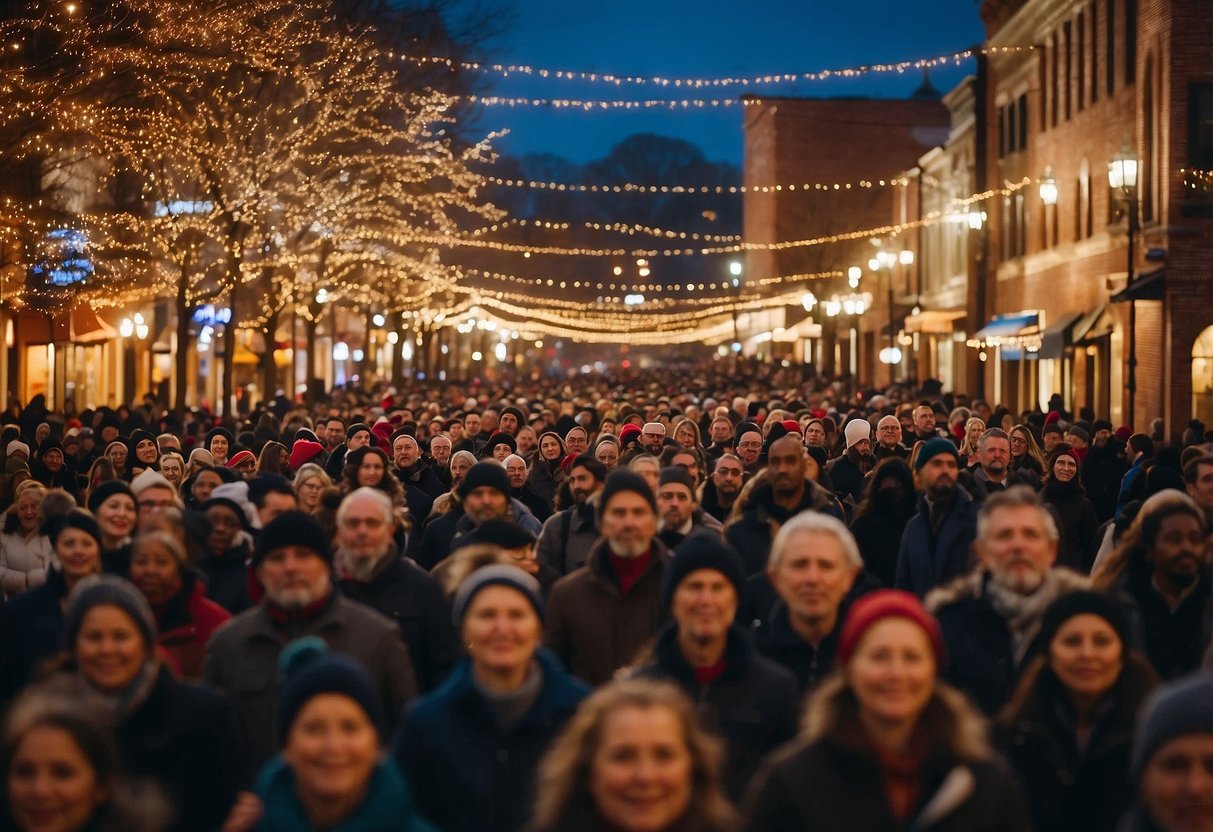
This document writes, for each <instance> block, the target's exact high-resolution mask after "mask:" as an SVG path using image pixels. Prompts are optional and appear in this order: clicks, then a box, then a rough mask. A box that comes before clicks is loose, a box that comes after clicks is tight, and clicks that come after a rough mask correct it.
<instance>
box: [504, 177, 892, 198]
mask: <svg viewBox="0 0 1213 832" xmlns="http://www.w3.org/2000/svg"><path fill="white" fill-rule="evenodd" d="M485 181H487V182H489V183H491V184H493V185H500V186H502V187H505V188H533V189H536V190H547V191H560V192H571V193H590V194H718V195H723V194H747V193H749V194H771V193H778V192H780V191H797V190H799V191H850V190H860V189H865V190H867V189H872V188H886V187H889V188H891V187H898V186H900V187H904V186H906V185H908V184H910V180H909V179H907V178H905V177H898V178H895V179H871V180H869V179H861V180H859V181H858V182H805V183H800V184H797V183H795V182H790V183H788V184H786V185H784V184H776V185H641V184H636V183H633V182H626V183H623V184H589V185H585V184H577V183H570V182H543V181H538V180H533V179H532V180H526V179H504V178H502V177H499V176H485Z"/></svg>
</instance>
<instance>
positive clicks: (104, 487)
mask: <svg viewBox="0 0 1213 832" xmlns="http://www.w3.org/2000/svg"><path fill="white" fill-rule="evenodd" d="M115 494H125V495H126V496H128V497H130V498H131V502H132V503H133V502H135V492H134V491H131V487H130V486H129V485H127V484H126V483H124V482H123V481H122V480H106V481H105V482H102V483H98V484H97V487H96V488H94V489H93V490H92V491H91V492H90V493H89V495H88V505H87V508H88V510H89V511H91V512H92V513H93V514H96V513H97V509H99V508H101V504H102V503H104V502H105V501H106V500H108V499H109V498H110V497H113V496H114V495H115Z"/></svg>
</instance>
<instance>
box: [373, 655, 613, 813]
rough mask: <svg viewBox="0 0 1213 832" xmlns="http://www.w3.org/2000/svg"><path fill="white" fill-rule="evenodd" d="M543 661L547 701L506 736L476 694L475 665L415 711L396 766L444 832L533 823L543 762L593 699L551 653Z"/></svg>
mask: <svg viewBox="0 0 1213 832" xmlns="http://www.w3.org/2000/svg"><path fill="white" fill-rule="evenodd" d="M535 658H536V660H537V661H538V662H539V667H540V669H541V670H542V672H543V688H542V689H541V690H540V692H539V698H538V699H537V700H536V701H535V704H534V705H533V706H531V710H530V711H529V712H528V713H527V714H526V715H525V716H524V717H523V718H522V719H521V720H520V721H519V722H518V724H517V725H515V726H514V727H513V728H512V729H510V730H509V731H508V732H506V733H504V734H502V733H501V732H500V730H499V729H498V726H497V717H496V714H495V713H494V712H493V710H492V708H491V706H489V705H488V704H487V703H486V702H485V701H484V699H483V698H482V697H481V695H480V693H479V691H477V689H476V685H475V683H474V682H473V679H472V663H471V660H470V659H464V660H463V661H462V662H460V663H459V664H457V665H456V666H455V669H454V670H452V671H451V675H450V676H448V677H447V680H446V681H445V682H443V683H442V685H440V686H439V687H438V688H437V689H436V690H435V691H434V692H433V693H430V694H429V695H427V696H426V697H424V698H423V699H422V700H421V701H419V702H418V703H416V704H415V705H414V706H413V707H412V708H411V709H410V710H409V713H408V716H407V717H406V719H405V722H404V725H403V727H402V728H401V730H400V732H399V733H398V734H397V737H396V747H395V754H396V760H397V761H398V762H399V763H400V768H401V770H402V771H403V772H404V773H405V776H406V777H407V778H408V780H409V782H410V783H411V784H412V786H413V788H414V789H415V790H416V793H417V802H418V805H419V807H420V809H421V811H422V813H423V814H424V815H425V816H426V817H427V818H428V819H429V820H430V821H431V822H433V823H434V825H435V826H438V827H439V828H441V829H442V830H444V832H516V830H518V829H521V828H522V826H523V825H524V824H525V823H526V821H527V819H528V818H529V816H530V812H531V804H532V802H533V798H534V794H533V793H534V788H535V775H536V771H537V769H538V766H539V761H540V760H541V759H542V757H543V755H544V753H545V752H546V751H547V749H548V745H550V744H551V742H552V740H553V739H555V737H556V735H557V734H559V733H560V731H561V730H562V729H563V728H564V726H565V723H566V722H568V720H569V719H570V718H571V717H572V716H573V713H574V712H575V711H576V710H577V706H578V705H579V704H580V703H581V700H582V699H584V698H585V697H586V695H587V694H588V693H589V688H587V687H586V686H585V685H584V684H583V683H582V682H581V681H580V680H578V679H576V678H575V677H573V676H571V675H569V673H568V672H567V671H565V670H564V668H562V667H561V666H560V662H559V661H557V660H556V657H555V656H553V655H552V654H551V653H549V652H548V651H546V650H542V649H541V650H539V651H538V652H537V653H536V654H535Z"/></svg>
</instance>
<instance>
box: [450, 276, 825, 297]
mask: <svg viewBox="0 0 1213 832" xmlns="http://www.w3.org/2000/svg"><path fill="white" fill-rule="evenodd" d="M464 274H465V275H468V276H472V277H482V278H485V279H489V280H494V281H501V282H507V283H514V284H517V285H521V286H535V287H539V288H543V287H546V288H548V289H560V290H566V289H592V290H594V291H598V292H622V293H623V294H624V295H632V294H645V293H648V292H671V293H678V292H692V291H693V292H705V291H707V292H711V291H716V290H718V289H719V290H721V291H724V292H726V293H730V292H734V290H735V289H736V288H737V287H734V286H733V284H732V283H730V282H729V281H727V280H722V281H720V282H719V283H715V282H707V283H685V284H679V285H666V284H661V283H639V284H637V283H623V282H604V281H595V280H568V279H567V278H566V279H560V278H541V277H519V276H518V275H512V274H502V273H500V272H493V271H484V270H481V269H466V270H465V271H464ZM842 276H843V272H841V271H838V270H831V271H824V272H812V273H802V274H789V275H780V276H777V277H767V278H762V279H760V280H757V281H754V282H753V283H750V284H747V285H751V286H752V285H758V286H776V285H780V284H782V283H804V282H808V281H813V280H827V279H829V278H834V277H842ZM622 300H623V298H622V297H619V298H616V299H614V300H612V301H611V302H622ZM695 301H696V299H691V300H690V301H683V302H695Z"/></svg>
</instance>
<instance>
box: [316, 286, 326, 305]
mask: <svg viewBox="0 0 1213 832" xmlns="http://www.w3.org/2000/svg"><path fill="white" fill-rule="evenodd" d="M328 302H329V290H328V289H321V290H320V291H319V292H317V293H316V303H328Z"/></svg>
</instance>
